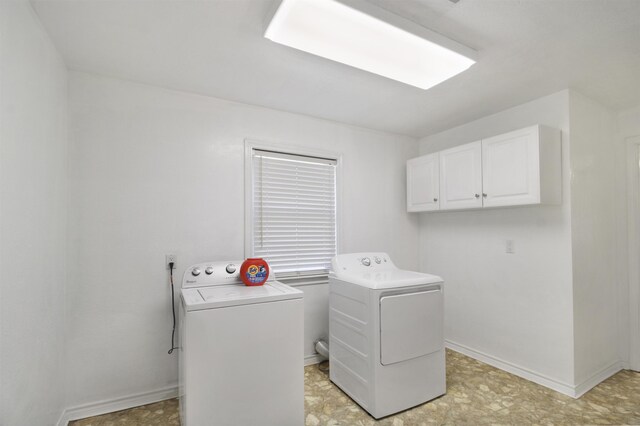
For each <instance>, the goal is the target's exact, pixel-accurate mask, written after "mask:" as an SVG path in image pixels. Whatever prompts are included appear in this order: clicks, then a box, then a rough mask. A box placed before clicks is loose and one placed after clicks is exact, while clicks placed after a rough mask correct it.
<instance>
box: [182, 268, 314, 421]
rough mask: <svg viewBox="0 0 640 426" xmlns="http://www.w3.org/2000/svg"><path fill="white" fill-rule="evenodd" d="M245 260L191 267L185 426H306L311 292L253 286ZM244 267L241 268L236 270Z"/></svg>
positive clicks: (185, 292) (185, 317)
mask: <svg viewBox="0 0 640 426" xmlns="http://www.w3.org/2000/svg"><path fill="white" fill-rule="evenodd" d="M240 263H242V261H239V262H210V263H202V264H198V265H193V266H192V267H190V268H187V270H186V272H185V273H184V278H183V281H182V292H181V296H182V297H181V302H182V303H181V304H180V334H179V345H178V346H179V396H180V417H181V421H182V422H181V424H182V425H183V426H211V425H216V426H236V425H245V426H254V425H256V426H257V425H261V426H262V425H282V426H287V425H288V426H299V425H301V424H304V365H303V364H304V347H303V332H304V314H303V298H302V296H303V293H302V292H301V291H300V290H297V289H295V288H292V287H289V286H287V285H285V284H282V283H279V282H277V281H275V280H274V279H272V278H270V279H269V280H268V281H267V282H266V283H265V284H264V285H262V286H259V287H247V286H245V285H244V284H243V283H242V281H241V280H240V277H239V272H238V270H239V269H240V266H239V265H240ZM236 265H237V266H236Z"/></svg>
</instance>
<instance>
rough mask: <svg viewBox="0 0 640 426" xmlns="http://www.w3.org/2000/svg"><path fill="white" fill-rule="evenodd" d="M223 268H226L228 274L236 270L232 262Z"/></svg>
mask: <svg viewBox="0 0 640 426" xmlns="http://www.w3.org/2000/svg"><path fill="white" fill-rule="evenodd" d="M225 269H226V270H227V273H228V274H233V273H234V272H235V271H236V265H234V264H233V263H230V264H228V265H227V267H226V268H225Z"/></svg>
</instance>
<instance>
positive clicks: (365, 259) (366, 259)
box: [362, 257, 371, 266]
mask: <svg viewBox="0 0 640 426" xmlns="http://www.w3.org/2000/svg"><path fill="white" fill-rule="evenodd" d="M362 264H363V265H364V266H370V265H371V259H369V258H368V257H365V258H363V259H362Z"/></svg>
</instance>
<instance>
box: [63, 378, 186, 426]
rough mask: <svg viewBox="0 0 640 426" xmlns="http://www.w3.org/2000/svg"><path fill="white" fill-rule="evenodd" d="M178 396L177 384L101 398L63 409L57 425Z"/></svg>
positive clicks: (65, 425)
mask: <svg viewBox="0 0 640 426" xmlns="http://www.w3.org/2000/svg"><path fill="white" fill-rule="evenodd" d="M177 396H178V386H175V385H174V386H168V387H166V388H162V389H158V390H154V391H150V392H143V393H137V394H133V395H129V396H124V397H120V398H115V399H108V400H102V401H98V402H92V403H89V404H83V405H78V406H76V407H71V408H67V409H66V410H64V412H63V413H62V415H61V416H60V419H59V420H58V425H57V426H67V425H68V423H69V422H70V421H71V420H78V419H84V418H86V417H93V416H99V415H101V414H106V413H113V412H114V411H120V410H126V409H127V408H133V407H139V406H140V405H146V404H151V403H154V402H158V401H164V400H165V399H171V398H175V397H177Z"/></svg>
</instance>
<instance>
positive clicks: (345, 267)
mask: <svg viewBox="0 0 640 426" xmlns="http://www.w3.org/2000/svg"><path fill="white" fill-rule="evenodd" d="M331 269H332V270H333V271H334V272H367V271H368V272H371V271H388V270H390V269H397V268H396V265H394V264H393V262H392V261H391V259H390V258H389V255H388V254H387V253H381V252H372V253H366V252H365V253H349V254H339V255H337V256H335V257H334V258H333V259H332V260H331Z"/></svg>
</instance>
